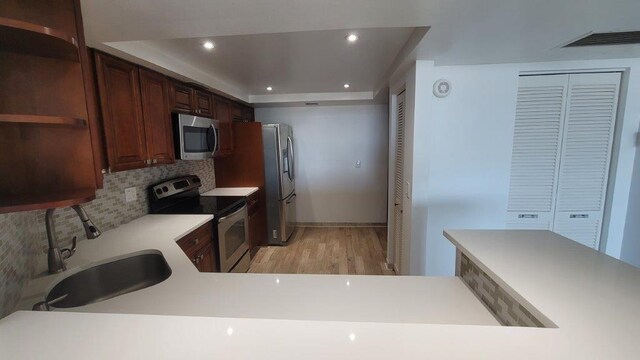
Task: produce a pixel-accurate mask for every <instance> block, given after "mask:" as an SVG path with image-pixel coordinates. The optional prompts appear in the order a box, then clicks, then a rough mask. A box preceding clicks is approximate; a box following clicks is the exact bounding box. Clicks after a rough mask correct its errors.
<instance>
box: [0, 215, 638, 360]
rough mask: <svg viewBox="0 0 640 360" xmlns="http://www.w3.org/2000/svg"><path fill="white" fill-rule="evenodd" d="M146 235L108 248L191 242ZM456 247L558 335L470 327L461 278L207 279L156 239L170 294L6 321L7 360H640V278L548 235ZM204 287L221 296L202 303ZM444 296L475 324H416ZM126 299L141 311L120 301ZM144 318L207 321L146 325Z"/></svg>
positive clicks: (460, 241) (157, 292) (474, 235)
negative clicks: (168, 274)
mask: <svg viewBox="0 0 640 360" xmlns="http://www.w3.org/2000/svg"><path fill="white" fill-rule="evenodd" d="M153 217H155V216H153ZM167 218H169V216H167ZM194 220H195V219H194ZM167 221H168V222H173V221H183V220H182V219H180V220H177V219H176V220H170V219H169V220H167ZM205 221H206V220H205ZM137 222H138V223H137V224H134V223H135V222H134V223H131V224H128V225H125V226H129V225H131V226H132V227H134V228H135V227H136V226H141V225H144V224H146V225H149V224H154V226H155V230H157V231H158V232H157V233H156V234H150V233H149V232H148V231H145V233H147V235H146V236H142V235H134V236H131V235H130V234H131V233H132V231H131V230H133V229H131V228H130V229H129V231H117V230H119V229H122V228H119V229H117V230H116V231H114V233H115V234H114V235H113V236H114V237H113V238H112V237H111V236H112V235H108V234H109V233H110V232H105V234H104V235H103V236H107V235H108V236H109V237H108V238H109V239H111V240H113V241H118V240H117V239H118V238H120V237H121V236H124V235H127V234H129V239H130V240H129V241H127V244H129V243H136V241H131V240H134V239H135V240H137V242H138V245H139V247H138V250H139V249H141V248H149V246H150V245H151V244H152V242H151V241H152V238H153V236H156V237H158V236H159V234H160V236H159V237H160V238H162V239H164V238H173V239H172V240H171V241H174V240H175V239H177V238H179V236H174V235H176V234H177V233H181V232H188V231H183V230H184V229H182V230H175V231H173V232H172V233H170V234H165V233H164V231H166V230H167V228H169V227H170V226H168V225H167V224H165V221H164V220H162V219H161V218H159V217H158V218H157V219H150V216H147V217H145V218H142V219H140V220H138V221H137ZM145 227H146V226H145ZM194 227H197V225H194ZM123 228H124V227H123ZM140 229H142V227H140ZM165 235H166V236H165ZM447 236H448V237H449V238H451V239H452V241H453V242H454V243H455V244H456V245H457V246H459V247H460V248H462V249H463V251H465V253H467V254H468V255H469V257H470V258H471V259H472V260H474V261H475V262H476V263H477V264H478V265H479V266H481V267H482V268H483V270H485V271H487V272H488V273H490V274H491V275H493V276H495V277H497V280H498V281H500V282H501V285H502V283H503V284H505V285H506V284H508V287H505V288H508V289H509V291H513V293H517V294H519V296H521V297H522V298H525V299H527V301H528V303H530V304H531V305H532V306H534V307H536V308H537V309H538V310H539V311H540V312H541V313H543V314H545V315H546V316H547V317H548V318H549V319H551V320H552V321H553V322H554V323H555V324H557V326H558V328H522V327H506V326H497V325H495V323H494V322H489V323H493V324H494V325H489V324H488V325H470V324H469V322H468V318H469V317H471V318H474V317H475V316H480V314H481V313H482V312H480V313H479V314H475V311H470V312H469V313H468V314H467V313H466V312H467V311H468V310H469V309H468V308H467V307H468V306H471V308H474V307H475V306H476V305H479V302H477V301H467V300H468V297H467V296H468V295H470V294H469V292H468V290H467V292H460V295H462V296H460V297H459V295H455V294H457V290H456V288H455V286H450V285H451V284H449V285H446V286H445V285H444V284H445V283H444V282H445V281H447V280H455V281H458V282H459V280H458V279H452V278H449V279H447V278H428V277H427V278H419V277H375V276H353V277H349V276H310V275H253V274H199V273H197V272H196V271H195V269H194V268H193V267H192V266H191V264H190V263H189V261H188V259H186V257H184V258H180V257H177V252H179V251H180V250H179V248H177V246H176V245H175V244H171V241H165V240H161V239H159V238H156V242H153V244H156V243H161V244H160V245H157V246H156V247H154V248H156V249H158V250H160V251H162V252H163V253H164V254H165V256H167V253H169V256H168V257H167V260H168V261H169V264H170V265H171V267H172V269H173V270H174V274H173V275H172V277H170V278H169V279H168V280H167V281H165V283H166V285H165V286H166V288H165V289H164V290H161V289H162V287H159V286H160V285H163V284H165V283H161V284H159V285H156V286H154V287H151V288H147V289H143V290H140V291H138V292H134V293H131V294H127V295H124V296H122V297H120V298H114V299H111V300H107V301H104V302H103V303H101V304H103V305H102V306H104V308H102V309H100V306H101V305H99V304H94V305H91V306H88V307H85V308H84V309H83V310H82V311H95V312H108V313H109V314H106V313H102V314H99V313H72V312H60V311H56V312H48V313H47V312H27V311H19V312H16V313H14V314H12V315H10V316H8V317H7V318H5V319H2V320H0V358H47V359H56V358H60V359H63V358H64V359H69V358H122V359H124V358H132V359H133V358H148V357H155V358H163V359H170V358H215V357H218V358H224V359H230V358H243V359H246V358H252V359H253V358H264V359H276V358H277V359H281V358H287V359H301V358H304V359H326V358H349V359H353V358H356V357H360V358H366V359H389V358H398V359H400V358H402V359H404V358H412V359H413V358H415V359H425V358H437V359H440V358H457V359H460V358H491V359H514V358H518V359H578V358H579V359H627V358H629V359H634V358H637V337H638V334H640V331H639V330H640V318H639V317H640V312H639V311H638V304H639V301H640V300H639V299H640V270H638V269H635V268H633V267H631V266H629V265H626V264H623V263H621V262H619V261H617V260H614V259H612V258H609V257H607V256H606V255H603V254H599V253H596V252H594V251H592V250H589V249H588V248H586V247H583V246H581V245H579V244H577V243H573V242H571V241H570V240H567V239H565V238H562V237H559V236H557V235H554V234H552V233H549V232H535V231H525V232H513V231H495V232H491V231H449V232H448V234H447ZM98 240H99V239H98ZM87 243H90V242H87ZM96 243H97V242H96ZM82 244H83V243H81V245H82ZM170 245H173V246H170ZM94 246H98V245H94ZM108 247H109V246H107V245H104V248H103V250H107V248H108ZM116 247H118V246H114V249H115V248H116ZM132 248H133V246H131V247H130V248H129V249H132ZM170 249H173V250H170ZM79 251H83V250H82V248H80V249H79ZM172 251H174V252H176V253H175V254H174V252H172ZM87 252H89V251H88V250H87ZM107 252H108V251H107ZM105 255H106V254H105ZM109 255H110V254H109ZM174 255H175V256H176V258H175V259H174ZM76 256H78V255H76ZM84 256H86V257H87V260H89V259H88V258H89V257H90V256H89V255H84ZM178 258H180V259H182V260H178ZM72 259H73V258H72ZM176 261H177V262H176ZM187 265H189V266H190V269H191V270H187ZM183 266H184V268H183ZM489 269H491V270H490V271H488V270H489ZM189 273H190V275H189ZM174 275H178V276H176V277H175V278H174V277H173V276H174ZM172 278H173V279H172ZM276 279H279V280H280V281H279V283H278V282H276ZM347 280H348V281H349V282H350V284H349V286H347V285H346V281H347ZM440 280H442V281H443V284H441V285H443V286H442V287H441V288H438V287H437V286H438V285H437V282H438V281H440ZM178 282H180V283H185V284H178ZM203 284H208V285H209V286H210V287H211V289H210V290H209V291H204V293H203V292H196V290H195V287H201V286H202V285H203ZM282 284H290V286H285V287H279V286H280V285H282ZM174 286H175V288H174ZM180 286H184V287H180ZM253 286H255V288H252V287H253ZM178 288H179V289H180V291H179V292H178V291H175V289H178ZM251 288H252V289H251ZM280 289H283V290H280ZM465 290H466V288H465ZM182 291H187V294H192V296H193V297H194V298H195V297H199V298H201V299H200V300H196V299H189V300H188V301H187V302H186V303H183V304H182V306H180V307H181V308H182V309H183V310H184V311H181V310H179V309H178V306H177V305H176V304H175V302H176V301H177V302H179V301H185V297H184V296H183V295H184V293H182ZM190 291H193V293H189V292H190ZM442 291H445V292H449V293H448V295H446V297H448V300H449V303H450V305H451V307H452V308H455V309H456V311H457V312H460V314H458V316H460V317H461V318H466V319H465V322H464V323H466V324H467V325H460V324H459V323H458V325H452V324H456V322H450V323H448V324H442V323H440V324H438V323H433V322H430V323H425V322H424V321H416V319H420V318H423V319H427V318H431V316H435V317H438V316H444V315H447V314H444V315H443V314H431V315H429V314H428V310H425V309H428V308H434V307H442V306H443V304H441V303H440V302H441V301H440V300H439V297H440V296H441V295H442V294H441V292H442ZM143 294H146V295H144V296H143ZM138 296H139V298H138ZM471 296H473V295H471ZM125 297H129V300H130V301H127V302H122V301H121V299H124V298H125ZM232 297H233V298H232ZM443 297H444V296H443ZM187 298H189V296H187ZM251 298H253V299H251ZM380 298H382V300H381V299H380ZM168 299H173V302H174V304H173V305H171V301H168ZM474 300H475V298H474ZM345 302H347V303H348V304H345ZM108 304H111V305H109V306H107V305H108ZM247 304H248V305H249V306H247ZM254 304H255V305H257V304H260V305H261V308H260V307H258V308H257V309H253V308H252V307H253V305H254ZM390 304H391V305H394V304H395V306H389V305H390ZM93 306H97V307H94V308H91V307H93ZM111 306H113V307H112V308H110V307H111ZM172 306H173V307H172ZM205 306H208V307H209V309H204V307H205ZM200 307H203V308H200ZM277 307H280V308H282V310H279V309H277ZM109 308H110V309H109ZM196 308H200V309H199V310H193V309H196ZM145 309H146V310H145ZM442 309H446V307H442ZM373 310H376V311H375V313H373ZM145 311H146V313H153V312H155V313H156V314H169V315H189V314H186V313H185V312H189V311H192V312H193V314H192V315H198V314H196V313H197V312H198V311H200V312H201V313H200V316H167V315H154V316H149V315H138V314H139V313H145ZM156 311H162V312H156ZM440 311H442V310H440ZM177 312H181V313H180V314H177ZM350 312H352V313H350ZM446 312H447V311H443V313H446ZM112 313H124V314H112ZM485 315H486V314H485ZM211 316H215V317H211ZM449 316H454V317H455V314H453V313H452V314H449ZM256 318H262V319H256ZM285 319H289V320H285ZM292 319H293V320H292ZM320 320H333V321H320ZM450 320H451V318H449V319H447V321H450ZM477 320H478V323H477V324H479V323H483V321H482V322H481V321H480V320H481V319H479V318H477ZM493 321H495V320H493ZM61 329H64V330H63V331H61ZM51 349H58V350H59V351H51ZM60 349H61V350H60Z"/></svg>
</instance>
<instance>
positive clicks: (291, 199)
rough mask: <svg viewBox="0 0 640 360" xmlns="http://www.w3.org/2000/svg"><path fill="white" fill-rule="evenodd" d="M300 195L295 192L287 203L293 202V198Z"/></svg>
mask: <svg viewBox="0 0 640 360" xmlns="http://www.w3.org/2000/svg"><path fill="white" fill-rule="evenodd" d="M297 196H298V195H296V194H293V195H291V196H289V200H287V205H289V204H291V203H292V202H293V200H294V199H295V198H296V197H297Z"/></svg>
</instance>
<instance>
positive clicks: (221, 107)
mask: <svg viewBox="0 0 640 360" xmlns="http://www.w3.org/2000/svg"><path fill="white" fill-rule="evenodd" d="M215 106H216V119H217V120H218V121H220V153H221V155H222V156H225V155H229V154H231V153H232V152H233V128H232V125H231V104H230V103H229V101H228V100H226V99H223V98H220V97H216V98H215Z"/></svg>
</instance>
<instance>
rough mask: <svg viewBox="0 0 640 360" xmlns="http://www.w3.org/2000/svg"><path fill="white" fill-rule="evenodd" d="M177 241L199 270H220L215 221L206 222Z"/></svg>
mask: <svg viewBox="0 0 640 360" xmlns="http://www.w3.org/2000/svg"><path fill="white" fill-rule="evenodd" d="M177 243H178V246H180V248H181V249H182V251H184V253H185V254H186V255H187V257H188V258H189V260H190V261H191V263H192V264H193V265H194V266H195V267H196V268H197V269H198V271H200V272H218V271H220V270H219V269H220V267H219V266H218V260H217V257H216V251H215V242H214V239H213V223H211V222H209V223H206V224H205V225H203V226H201V227H199V228H197V229H196V230H194V231H192V232H191V233H189V234H187V235H185V236H184V237H183V238H181V239H180V240H178V241H177Z"/></svg>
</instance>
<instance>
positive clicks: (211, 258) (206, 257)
mask: <svg viewBox="0 0 640 360" xmlns="http://www.w3.org/2000/svg"><path fill="white" fill-rule="evenodd" d="M191 261H192V262H193V264H194V265H195V266H196V268H197V269H198V271H200V272H216V258H215V253H214V251H213V244H209V245H207V246H205V247H204V248H203V249H202V250H201V251H200V252H198V254H196V256H194V257H193V259H192V260H191Z"/></svg>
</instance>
